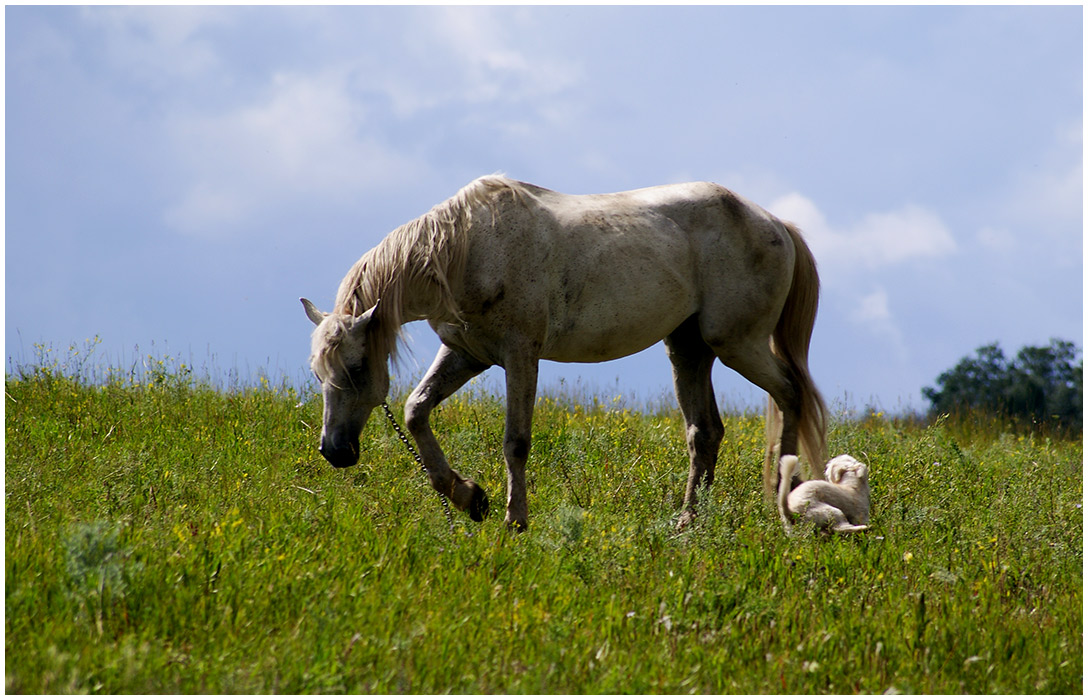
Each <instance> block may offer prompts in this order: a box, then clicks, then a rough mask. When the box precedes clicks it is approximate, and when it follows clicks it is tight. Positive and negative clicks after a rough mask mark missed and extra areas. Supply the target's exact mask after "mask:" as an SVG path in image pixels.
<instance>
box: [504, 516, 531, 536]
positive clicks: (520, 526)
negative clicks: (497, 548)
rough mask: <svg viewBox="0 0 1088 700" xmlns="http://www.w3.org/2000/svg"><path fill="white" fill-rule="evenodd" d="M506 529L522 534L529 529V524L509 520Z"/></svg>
mask: <svg viewBox="0 0 1088 700" xmlns="http://www.w3.org/2000/svg"><path fill="white" fill-rule="evenodd" d="M506 529H507V530H509V531H510V532H513V533H522V532H525V531H526V530H528V529H529V523H527V522H525V521H523V520H509V519H507V521H506Z"/></svg>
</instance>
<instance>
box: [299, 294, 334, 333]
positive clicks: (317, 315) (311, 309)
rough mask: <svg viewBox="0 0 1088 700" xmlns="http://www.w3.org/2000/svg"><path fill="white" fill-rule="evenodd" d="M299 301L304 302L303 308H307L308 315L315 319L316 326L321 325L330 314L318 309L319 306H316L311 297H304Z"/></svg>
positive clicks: (312, 319)
mask: <svg viewBox="0 0 1088 700" xmlns="http://www.w3.org/2000/svg"><path fill="white" fill-rule="evenodd" d="M299 301H301V302H302V308H304V309H306V317H307V318H309V319H310V320H311V321H313V322H314V325H315V326H318V325H321V322H322V321H324V320H325V317H326V316H328V314H326V313H324V312H322V311H318V310H317V307H316V306H314V303H313V302H312V301H310V300H309V299H306V298H305V297H304V298H302V299H299Z"/></svg>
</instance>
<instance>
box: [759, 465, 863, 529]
mask: <svg viewBox="0 0 1088 700" xmlns="http://www.w3.org/2000/svg"><path fill="white" fill-rule="evenodd" d="M796 467H797V457H795V456H793V455H785V456H784V457H782V459H781V461H780V462H779V470H780V472H781V478H780V479H779V481H778V513H779V515H781V516H782V522H783V523H784V524H785V526H786V531H787V532H789V531H790V525H791V524H792V523H793V521H794V520H796V519H804V520H808V521H810V522H812V523H815V524H816V525H817V526H819V527H823V528H830V529H832V530H835V531H837V532H857V531H858V530H865V529H866V528H868V527H869V467H867V466H865V465H864V464H862V463H861V462H859V461H858V460H856V459H854V458H853V457H851V456H850V455H839V456H838V457H836V458H834V459H832V460H831V461H830V462H828V463H827V468H826V469H825V470H824V477H825V478H826V479H827V481H820V480H813V481H806V482H804V483H802V484H801V485H800V486H798V487H797V488H795V489H793V490H792V491H790V478H791V477H792V476H793V470H794V469H795V468H796Z"/></svg>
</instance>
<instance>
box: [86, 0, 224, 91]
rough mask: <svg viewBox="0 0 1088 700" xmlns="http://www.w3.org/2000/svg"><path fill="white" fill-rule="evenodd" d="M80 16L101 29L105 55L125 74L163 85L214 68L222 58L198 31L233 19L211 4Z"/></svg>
mask: <svg viewBox="0 0 1088 700" xmlns="http://www.w3.org/2000/svg"><path fill="white" fill-rule="evenodd" d="M82 14H83V16H84V17H85V18H86V20H87V21H88V23H89V24H91V25H94V26H97V27H99V28H100V29H101V30H102V31H103V37H104V38H103V44H104V47H105V50H106V53H107V55H108V56H109V57H110V59H111V60H112V61H113V62H114V64H115V65H116V66H117V67H118V69H119V70H120V71H121V72H122V73H124V74H128V75H130V76H132V77H134V78H137V79H139V80H140V81H141V82H144V83H149V84H154V85H157V86H159V87H165V86H168V85H169V84H170V81H171V80H172V79H174V78H176V77H193V76H195V75H197V74H201V73H208V72H210V71H211V70H213V69H214V68H216V66H218V64H219V58H218V56H217V54H216V52H215V50H214V48H213V47H212V44H211V43H210V42H208V41H206V40H204V39H202V38H200V30H201V29H203V28H205V27H207V26H209V25H214V24H221V23H224V22H227V21H229V19H228V17H229V13H227V12H225V11H224V8H216V7H208V6H187V7H186V6H180V7H158V6H139V7H93V8H84V9H83V11H82Z"/></svg>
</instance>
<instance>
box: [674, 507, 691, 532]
mask: <svg viewBox="0 0 1088 700" xmlns="http://www.w3.org/2000/svg"><path fill="white" fill-rule="evenodd" d="M694 522H695V511H693V510H685V511H684V513H683V514H682V515H681V516H680V519H679V520H677V521H676V531H677V532H683V531H684V530H687V529H688V527H690V526H691V524H692V523H694Z"/></svg>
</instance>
